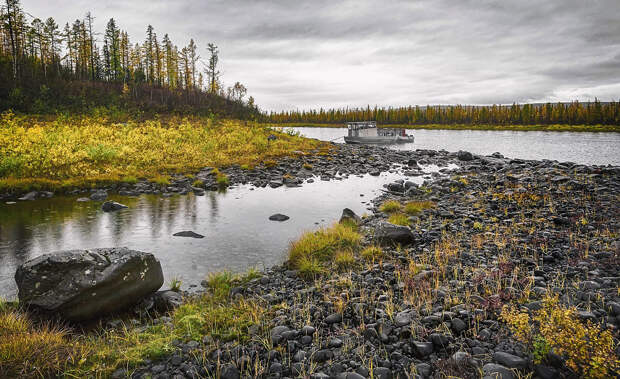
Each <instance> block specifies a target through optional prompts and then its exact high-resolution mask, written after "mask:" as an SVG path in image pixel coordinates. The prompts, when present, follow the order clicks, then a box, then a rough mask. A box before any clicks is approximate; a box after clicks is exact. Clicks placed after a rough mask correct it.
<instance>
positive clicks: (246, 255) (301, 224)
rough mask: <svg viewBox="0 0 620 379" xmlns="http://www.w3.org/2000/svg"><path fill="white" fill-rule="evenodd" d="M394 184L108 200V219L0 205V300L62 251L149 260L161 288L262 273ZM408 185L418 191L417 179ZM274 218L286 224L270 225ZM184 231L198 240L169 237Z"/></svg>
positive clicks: (93, 206) (68, 207)
mask: <svg viewBox="0 0 620 379" xmlns="http://www.w3.org/2000/svg"><path fill="white" fill-rule="evenodd" d="M433 168H434V169H436V167H433ZM399 178H404V177H402V176H401V175H398V174H395V173H383V174H381V176H380V177H373V176H369V175H365V176H364V177H363V178H361V177H357V176H350V177H349V178H347V179H343V180H332V181H330V182H325V181H321V180H320V179H318V178H315V182H314V183H306V184H304V185H303V187H299V188H285V187H281V188H276V189H272V188H256V189H252V190H251V189H250V187H248V186H241V187H238V188H232V189H230V190H229V191H228V192H226V193H216V192H207V193H206V195H205V196H194V195H193V194H191V195H187V196H175V197H171V198H163V197H161V196H154V195H143V196H140V197H138V198H130V197H112V199H113V200H116V201H119V202H121V203H123V204H126V205H128V206H129V209H125V210H121V211H118V212H115V213H104V212H102V211H101V210H100V206H101V203H98V202H85V203H79V202H76V197H55V198H52V199H45V200H36V201H32V202H19V203H17V204H13V205H8V204H0V296H9V297H11V296H13V295H14V294H15V291H16V289H15V283H14V280H13V275H14V273H15V269H16V267H17V265H19V264H20V263H22V262H24V261H26V260H28V259H30V258H32V257H35V256H37V255H40V254H44V253H48V252H53V251H57V250H65V249H85V248H96V247H113V246H127V247H129V248H133V249H137V250H142V251H146V252H152V253H154V254H155V255H156V256H157V257H158V258H159V259H160V260H161V262H162V266H163V268H164V274H165V275H166V281H168V280H169V279H170V278H172V277H175V276H178V277H180V278H181V279H182V280H183V282H184V284H186V285H187V284H198V283H200V281H201V280H202V279H203V278H204V277H205V276H206V275H207V273H209V272H213V271H219V270H224V269H230V270H233V271H244V270H247V269H248V268H249V267H252V266H258V267H259V268H263V267H268V266H271V265H274V264H277V263H279V262H282V261H283V260H284V258H285V256H286V249H287V246H288V244H289V243H290V241H292V240H294V239H295V238H297V237H298V236H299V235H300V233H302V232H303V231H305V230H309V229H315V228H317V227H318V226H319V225H327V224H331V223H332V222H334V221H336V220H338V218H339V217H340V214H341V211H342V209H343V208H345V207H348V208H351V209H353V210H354V211H355V212H356V213H358V214H360V215H361V214H363V213H364V212H365V211H366V207H367V205H366V204H365V202H367V201H369V200H371V199H372V198H374V197H376V196H377V195H378V193H379V191H380V189H381V188H382V185H383V184H385V183H389V182H391V181H393V180H395V179H399ZM409 180H412V181H414V182H418V183H421V182H422V181H423V178H422V177H414V178H409ZM361 195H364V196H361ZM274 213H284V214H286V215H288V216H290V217H291V219H290V220H288V221H286V222H282V223H280V222H273V221H269V220H268V217H269V216H270V215H272V214H274ZM183 230H192V231H194V232H196V233H199V234H202V235H204V236H205V238H203V239H193V238H183V237H173V236H172V234H174V233H176V232H179V231H183Z"/></svg>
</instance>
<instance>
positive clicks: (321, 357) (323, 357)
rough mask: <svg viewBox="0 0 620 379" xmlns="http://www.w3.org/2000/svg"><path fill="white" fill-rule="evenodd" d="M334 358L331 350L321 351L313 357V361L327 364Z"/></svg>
mask: <svg viewBox="0 0 620 379" xmlns="http://www.w3.org/2000/svg"><path fill="white" fill-rule="evenodd" d="M333 357H334V353H333V352H332V351H331V350H329V349H323V350H319V351H317V352H316V353H314V355H313V356H312V360H313V361H315V362H319V363H322V362H326V361H328V360H330V359H332V358H333Z"/></svg>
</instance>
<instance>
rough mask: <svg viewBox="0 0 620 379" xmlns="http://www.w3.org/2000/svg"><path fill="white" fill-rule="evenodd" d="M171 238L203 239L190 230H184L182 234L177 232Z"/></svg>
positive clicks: (200, 235)
mask: <svg viewBox="0 0 620 379" xmlns="http://www.w3.org/2000/svg"><path fill="white" fill-rule="evenodd" d="M172 236H173V237H190V238H205V236H203V235H202V234H198V233H196V232H192V231H191V230H184V231H182V232H177V233H174V234H173V235H172Z"/></svg>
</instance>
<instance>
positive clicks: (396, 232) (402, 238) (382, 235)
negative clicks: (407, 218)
mask: <svg viewBox="0 0 620 379" xmlns="http://www.w3.org/2000/svg"><path fill="white" fill-rule="evenodd" d="M374 237H375V240H377V241H378V242H379V243H382V244H396V243H399V244H402V245H407V244H411V243H413V241H414V239H415V237H414V235H413V233H412V232H411V229H409V227H407V226H401V225H394V224H390V223H389V222H381V223H379V225H377V227H376V228H375V235H374Z"/></svg>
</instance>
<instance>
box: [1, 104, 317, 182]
mask: <svg viewBox="0 0 620 379" xmlns="http://www.w3.org/2000/svg"><path fill="white" fill-rule="evenodd" d="M274 133H275V134H276V135H277V139H276V140H275V141H271V142H268V141H267V136H269V135H270V134H274ZM317 148H324V149H327V147H326V145H325V144H323V143H322V142H319V141H316V140H310V139H305V138H301V137H298V136H293V135H289V134H286V133H277V132H274V131H273V130H271V129H269V128H265V127H263V126H260V125H257V124H255V123H250V122H248V123H246V122H242V121H231V120H228V121H220V122H215V121H213V120H211V119H209V118H170V119H167V120H148V121H142V122H138V121H128V122H126V123H120V124H119V123H111V122H109V120H108V119H106V118H105V117H101V118H96V117H74V118H56V119H55V120H52V121H49V120H48V121H45V120H43V121H39V120H36V119H32V118H25V117H19V116H16V115H14V114H13V113H10V112H8V113H4V114H2V116H1V117H0V191H11V190H16V191H23V190H28V189H48V190H58V189H63V188H68V187H88V186H90V185H96V184H101V183H109V182H118V181H122V180H123V179H124V178H130V179H131V180H137V178H146V179H150V180H153V181H154V182H156V183H158V184H161V185H166V184H168V183H169V175H170V174H173V173H191V172H195V171H197V170H199V169H201V168H203V167H207V166H211V167H222V166H227V165H231V164H240V165H241V164H246V165H254V164H257V163H260V162H262V161H265V160H267V161H271V160H273V159H276V158H278V157H282V156H286V155H294V154H299V152H300V151H308V150H312V149H317ZM218 172H219V171H218ZM217 182H218V184H219V185H220V186H226V185H228V178H227V177H226V176H225V175H223V174H221V175H218V176H217Z"/></svg>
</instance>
